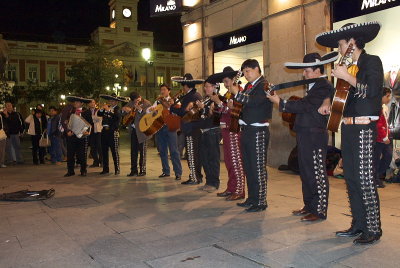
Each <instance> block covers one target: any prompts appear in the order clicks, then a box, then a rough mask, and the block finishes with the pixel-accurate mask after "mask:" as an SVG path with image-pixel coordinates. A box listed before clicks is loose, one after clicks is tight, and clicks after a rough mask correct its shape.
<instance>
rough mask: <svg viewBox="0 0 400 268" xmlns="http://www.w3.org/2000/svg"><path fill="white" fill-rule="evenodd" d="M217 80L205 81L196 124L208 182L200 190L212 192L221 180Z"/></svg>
mask: <svg viewBox="0 0 400 268" xmlns="http://www.w3.org/2000/svg"><path fill="white" fill-rule="evenodd" d="M217 87H218V86H217V82H216V81H215V80H213V79H210V77H209V78H207V80H206V81H205V82H204V93H205V94H204V98H203V100H202V101H197V102H196V105H197V107H198V108H199V109H200V110H199V113H200V119H199V121H197V122H196V123H195V124H198V127H199V128H200V131H201V136H200V142H199V144H200V159H201V165H202V167H203V169H204V173H205V174H206V183H205V185H203V186H200V187H199V190H202V191H205V192H208V193H212V192H214V191H216V190H218V188H219V184H220V180H219V173H220V162H221V161H220V150H219V142H220V141H221V129H220V127H219V119H220V115H219V114H218V113H215V112H214V108H215V101H217V100H220V97H221V96H219V95H218V91H219V90H218V88H217Z"/></svg>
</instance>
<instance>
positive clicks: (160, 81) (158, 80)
mask: <svg viewBox="0 0 400 268" xmlns="http://www.w3.org/2000/svg"><path fill="white" fill-rule="evenodd" d="M157 84H158V85H161V84H164V75H162V74H159V75H157Z"/></svg>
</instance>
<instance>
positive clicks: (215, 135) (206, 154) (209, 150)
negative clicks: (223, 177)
mask: <svg viewBox="0 0 400 268" xmlns="http://www.w3.org/2000/svg"><path fill="white" fill-rule="evenodd" d="M220 141H221V129H220V128H216V129H211V130H208V131H206V132H203V133H202V134H201V137H200V157H201V164H202V166H203V169H204V173H205V174H206V185H210V186H214V187H217V189H218V188H219V183H220V180H219V170H220V150H219V142H220Z"/></svg>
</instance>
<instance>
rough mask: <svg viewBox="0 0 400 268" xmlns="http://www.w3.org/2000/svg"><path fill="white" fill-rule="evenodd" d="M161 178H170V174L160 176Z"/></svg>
mask: <svg viewBox="0 0 400 268" xmlns="http://www.w3.org/2000/svg"><path fill="white" fill-rule="evenodd" d="M158 177H159V178H165V177H170V175H169V174H165V173H164V172H163V173H162V174H161V175H160V176H158Z"/></svg>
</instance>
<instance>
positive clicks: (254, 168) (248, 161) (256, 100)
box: [232, 59, 273, 212]
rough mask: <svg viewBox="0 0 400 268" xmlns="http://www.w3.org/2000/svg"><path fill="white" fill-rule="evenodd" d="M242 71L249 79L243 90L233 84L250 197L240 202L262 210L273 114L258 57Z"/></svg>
mask: <svg viewBox="0 0 400 268" xmlns="http://www.w3.org/2000/svg"><path fill="white" fill-rule="evenodd" d="M241 70H242V71H243V74H244V77H245V78H246V80H247V81H248V83H247V84H246V86H245V88H244V90H243V91H239V87H238V86H237V85H236V86H232V92H233V94H235V95H236V96H235V100H236V101H238V102H239V103H242V104H243V109H242V112H241V116H240V120H239V124H240V127H241V130H242V135H241V137H240V145H241V150H242V159H243V167H244V172H245V174H246V178H247V187H248V198H247V199H246V201H245V202H242V203H238V204H237V205H238V206H240V207H245V208H246V211H247V212H260V211H263V210H265V209H266V208H267V178H268V175H267V167H266V165H267V150H268V143H269V122H268V120H270V119H271V117H272V108H273V106H272V102H270V101H269V100H268V99H267V98H266V92H265V90H264V88H265V84H266V83H268V82H267V81H266V80H265V79H264V77H263V76H262V74H261V68H260V64H259V63H258V61H257V60H255V59H248V60H246V61H244V62H243V63H242V66H241Z"/></svg>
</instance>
